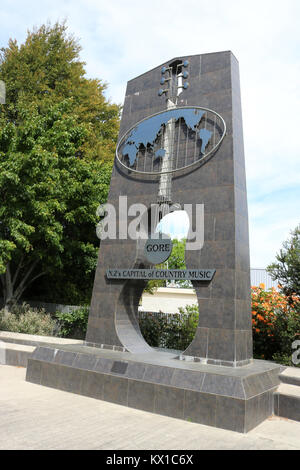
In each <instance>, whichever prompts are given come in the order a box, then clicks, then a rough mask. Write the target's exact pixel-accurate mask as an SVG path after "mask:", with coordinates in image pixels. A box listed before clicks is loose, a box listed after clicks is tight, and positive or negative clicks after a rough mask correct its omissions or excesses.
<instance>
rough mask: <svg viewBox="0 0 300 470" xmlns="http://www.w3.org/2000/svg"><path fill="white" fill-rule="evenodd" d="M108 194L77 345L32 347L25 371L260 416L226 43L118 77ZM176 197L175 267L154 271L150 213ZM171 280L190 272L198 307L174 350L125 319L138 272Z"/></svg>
mask: <svg viewBox="0 0 300 470" xmlns="http://www.w3.org/2000/svg"><path fill="white" fill-rule="evenodd" d="M125 201H126V204H125ZM108 203H109V204H110V205H111V206H113V207H114V208H115V212H116V216H117V221H118V223H117V226H116V234H115V235H116V236H115V239H111V238H107V239H102V241H101V249H100V251H99V260H98V265H97V270H96V276H95V282H94V289H93V295H92V301H91V309H90V316H89V322H88V331H87V336H86V342H85V344H84V345H82V346H75V345H74V346H72V345H68V346H65V347H63V348H62V347H61V346H59V347H57V348H55V347H53V348H49V347H43V346H41V347H38V348H37V349H36V350H35V352H34V354H33V357H32V358H31V359H30V360H29V362H28V369H27V380H29V381H31V382H36V383H41V384H43V385H47V386H51V387H56V388H60V389H63V390H67V391H71V392H74V393H80V394H84V395H88V396H92V397H95V398H99V399H102V400H107V401H111V402H114V403H119V404H121V405H126V406H129V407H133V408H138V409H142V410H146V411H150V412H154V413H159V414H164V415H168V416H173V417H176V418H181V419H189V420H192V421H195V422H198V423H203V424H207V425H212V426H216V427H220V428H225V429H232V430H235V431H239V432H246V431H248V430H250V429H252V428H253V427H254V426H256V425H257V424H259V423H260V422H261V421H262V420H264V419H265V418H267V417H268V416H270V415H271V414H272V413H273V392H274V391H275V390H276V387H277V386H278V384H279V379H278V373H279V370H280V368H279V366H277V365H276V364H273V363H268V362H265V361H254V360H253V358H252V326H251V308H250V266H249V239H248V238H249V237H248V212H247V194H246V177H245V161H244V147H243V127H242V113H241V98H240V84H239V67H238V62H237V60H236V58H235V57H234V56H233V54H232V53H231V52H229V51H228V52H218V53H211V54H202V55H194V56H187V57H178V58H175V59H172V60H169V61H167V62H166V63H165V64H162V65H160V66H159V67H156V68H155V69H153V70H151V71H149V72H146V73H144V74H142V75H141V76H139V77H137V78H135V79H133V80H131V81H129V82H128V85H127V91H126V97H125V103H124V108H123V114H122V120H121V128H120V134H119V142H118V146H117V150H116V158H115V165H114V169H113V173H112V178H111V185H110V192H109V196H108ZM141 204H142V205H143V207H145V208H146V212H145V213H144V214H143V215H142V216H141V218H140V227H141V228H142V232H141V233H143V234H144V236H139V237H136V238H134V239H133V238H132V237H130V236H129V235H128V232H129V228H130V223H131V221H132V217H133V216H134V215H136V214H135V213H134V211H133V212H132V213H130V210H129V211H128V208H130V207H133V206H135V207H137V206H138V205H141ZM186 207H189V208H190V209H191V212H190V214H189V215H190V230H189V235H188V245H187V249H186V253H185V260H186V270H183V271H180V270H162V269H156V268H155V265H156V264H158V261H159V260H160V259H163V258H164V253H161V254H159V253H156V255H155V256H154V254H153V251H156V252H158V251H161V252H168V253H167V254H166V256H165V258H164V259H166V257H167V256H168V254H169V253H170V249H171V248H170V245H169V244H170V240H168V239H167V238H165V237H164V236H163V237H162V236H158V237H156V239H157V244H156V243H155V237H154V235H155V233H156V227H157V223H158V222H159V221H160V220H161V218H162V217H163V215H164V214H165V213H167V212H170V211H171V212H172V211H176V210H180V209H184V208H186ZM199 220H200V222H201V223H200V225H199V223H198V222H199ZM124 226H125V231H124ZM127 228H128V231H127ZM199 233H200V236H199ZM197 237H198V238H197ZM153 239H154V241H153ZM149 247H150V248H149ZM147 251H151V252H152V254H149V253H147ZM160 256H162V258H160ZM176 278H181V279H182V278H183V279H189V280H191V282H192V284H193V287H194V289H195V291H196V293H197V298H198V304H199V324H198V328H197V330H196V334H195V337H194V340H193V341H192V343H191V344H190V346H189V347H188V348H187V350H186V351H183V352H182V354H180V355H178V354H177V355H176V354H171V353H170V352H165V353H164V352H157V351H156V350H154V349H153V348H151V347H150V346H149V345H148V344H147V343H146V341H145V340H144V338H143V336H142V334H141V332H140V329H139V325H138V320H137V309H138V304H139V300H140V297H141V295H142V292H143V290H144V288H145V286H146V283H147V282H148V280H149V279H176Z"/></svg>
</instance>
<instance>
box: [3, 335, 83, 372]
mask: <svg viewBox="0 0 300 470" xmlns="http://www.w3.org/2000/svg"><path fill="white" fill-rule="evenodd" d="M54 344H55V345H56V344H57V345H60V346H63V345H66V344H83V341H81V340H76V339H69V338H56V337H54V336H38V335H27V334H24V333H15V332H12V331H0V364H6V365H9V366H19V367H27V360H28V357H30V356H31V354H32V352H33V351H34V350H35V348H36V347H37V346H53V345H54Z"/></svg>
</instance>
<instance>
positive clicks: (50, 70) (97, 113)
mask: <svg viewBox="0 0 300 470" xmlns="http://www.w3.org/2000/svg"><path fill="white" fill-rule="evenodd" d="M80 51H81V46H80V44H79V43H78V41H77V40H76V39H75V38H74V37H73V36H71V35H68V34H67V26H66V24H65V23H61V24H60V23H56V24H54V25H53V26H51V25H50V24H47V25H42V26H41V27H40V28H38V29H34V30H33V31H28V34H27V38H26V41H25V43H24V44H21V45H20V46H19V45H18V44H17V41H15V40H12V39H10V40H9V43H8V47H6V48H2V49H1V54H0V80H3V81H4V82H5V84H6V102H7V106H6V108H5V110H6V111H5V112H6V116H7V118H8V119H9V120H10V121H12V122H14V123H15V124H16V125H18V123H19V106H18V104H19V102H20V100H21V101H23V102H27V103H35V104H37V105H38V108H39V112H40V113H41V114H44V113H45V112H46V111H47V110H48V107H49V104H56V103H59V102H61V101H62V100H64V99H66V98H71V99H72V107H71V109H70V111H69V112H73V113H74V114H75V115H76V116H78V120H79V122H80V123H84V124H85V127H86V132H87V134H86V137H85V139H83V141H82V142H81V145H80V147H79V148H78V149H77V152H79V154H80V155H82V156H84V157H86V158H93V159H100V160H108V161H112V160H113V158H114V151H115V142H116V139H117V136H118V129H119V117H120V106H117V105H115V104H111V103H110V102H109V101H108V100H107V99H106V98H105V96H104V94H103V92H104V91H105V89H106V84H105V83H103V82H102V81H101V80H98V79H87V78H86V77H85V69H84V65H85V63H84V62H82V61H81V60H80V55H79V54H80ZM2 112H3V110H2Z"/></svg>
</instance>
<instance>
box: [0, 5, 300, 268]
mask: <svg viewBox="0 0 300 470" xmlns="http://www.w3.org/2000/svg"><path fill="white" fill-rule="evenodd" d="M62 19H66V20H67V24H68V26H69V30H70V32H71V33H73V34H74V35H75V36H76V37H77V38H79V39H80V42H81V45H82V48H83V50H82V54H81V56H82V59H83V60H85V61H86V70H87V74H88V76H89V77H97V78H101V79H103V80H104V81H105V82H107V83H108V89H107V96H108V97H110V98H111V100H112V101H114V102H118V103H122V102H123V99H124V93H125V87H126V82H127V81H128V80H130V79H131V78H134V77H135V76H137V75H139V74H140V73H143V72H145V71H147V70H149V69H151V68H153V67H155V66H157V65H159V64H160V63H162V62H164V61H166V60H169V59H170V58H173V57H175V56H180V55H189V54H200V53H206V52H216V51H223V50H231V51H232V52H233V53H234V54H235V55H236V57H237V58H238V60H239V63H240V73H241V88H242V106H243V123H244V140H245V155H246V170H247V185H248V201H249V226H250V250H251V251H250V252H251V266H252V267H256V268H257V267H265V266H266V265H267V264H268V263H270V262H272V261H273V260H274V257H275V253H276V252H277V251H278V250H279V249H280V247H281V243H282V241H283V240H284V239H286V238H287V237H288V235H289V232H290V230H291V229H293V228H294V227H295V226H296V225H298V224H299V223H300V217H299V215H300V210H299V206H300V165H299V163H300V155H299V137H298V135H299V130H300V125H299V124H300V118H299V113H300V80H299V78H300V2H299V0H285V2H282V1H279V0H273V1H270V0H263V1H261V0H259V1H258V0H252V1H251V2H242V1H240V0H226V1H225V0H214V2H209V1H207V0H185V1H183V0H164V1H163V2H161V1H158V0H151V1H149V0H148V1H145V0H126V1H124V0H110V1H107V0H105V1H104V0H60V1H58V0H51V1H50V0H40V1H39V2H37V1H30V0H28V1H26V2H24V1H20V0H14V1H11V0H1V3H0V47H3V46H6V45H7V41H8V39H9V38H10V37H12V38H15V39H17V41H18V42H23V41H24V39H25V37H26V32H27V29H32V27H33V26H35V25H36V26H39V25H40V24H42V23H45V22H46V21H47V20H49V21H51V22H54V21H56V20H62Z"/></svg>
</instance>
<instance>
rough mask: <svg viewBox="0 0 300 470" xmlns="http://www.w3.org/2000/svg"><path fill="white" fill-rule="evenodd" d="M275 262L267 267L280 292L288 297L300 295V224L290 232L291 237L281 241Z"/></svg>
mask: <svg viewBox="0 0 300 470" xmlns="http://www.w3.org/2000/svg"><path fill="white" fill-rule="evenodd" d="M276 260H277V262H275V263H273V264H271V265H270V266H268V267H267V271H268V272H269V273H270V275H271V277H272V279H273V280H277V281H278V283H279V284H280V285H281V289H282V292H283V293H284V294H285V295H286V296H287V297H289V298H291V296H292V295H293V294H297V295H298V296H299V295H300V225H299V226H298V227H296V228H295V230H293V231H292V232H291V238H289V239H288V240H286V241H285V242H283V247H282V249H281V250H280V251H279V253H278V254H277V255H276Z"/></svg>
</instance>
